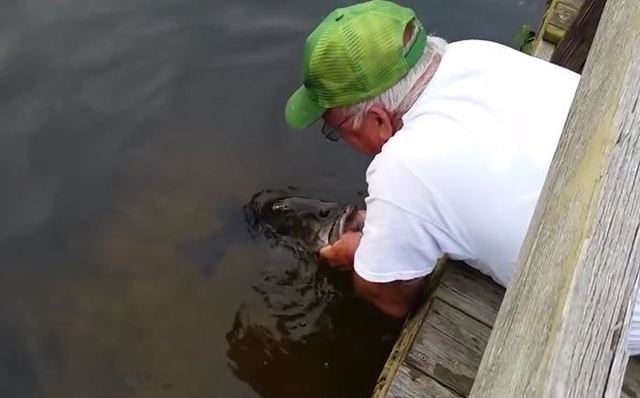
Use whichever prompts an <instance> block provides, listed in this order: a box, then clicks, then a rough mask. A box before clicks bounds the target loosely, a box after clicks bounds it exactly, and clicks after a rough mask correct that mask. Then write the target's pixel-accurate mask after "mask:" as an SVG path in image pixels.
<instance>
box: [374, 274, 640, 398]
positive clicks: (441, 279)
mask: <svg viewBox="0 0 640 398" xmlns="http://www.w3.org/2000/svg"><path fill="white" fill-rule="evenodd" d="M427 290H428V293H427V297H426V298H425V301H424V304H423V305H422V306H421V307H420V308H419V309H418V310H417V311H416V313H415V314H414V315H413V316H412V317H410V318H409V319H408V320H407V322H406V325H405V327H404V328H403V331H402V334H401V336H400V338H399V339H398V341H397V342H396V344H395V346H394V348H393V350H392V353H391V355H390V356H389V359H388V361H387V363H386V365H385V367H384V369H383V371H382V373H381V374H380V377H379V379H378V382H377V384H376V386H375V390H374V392H373V395H372V396H373V398H432V397H433V398H436V397H442V398H460V397H468V396H469V393H470V391H471V387H472V385H473V382H474V380H475V377H476V372H477V371H478V366H479V365H480V361H481V359H482V355H483V353H484V350H485V347H486V345H487V341H488V339H489V336H490V334H491V329H492V327H493V323H494V321H495V319H496V316H497V314H498V310H499V308H500V304H501V302H502V299H503V296H504V288H502V287H501V286H499V285H497V284H496V283H494V282H493V281H492V280H491V279H490V278H488V277H486V276H484V275H482V274H480V273H479V272H478V271H476V270H474V269H472V268H470V267H469V266H467V265H465V264H464V263H459V262H448V263H446V262H442V263H441V264H439V265H438V268H437V271H436V272H434V274H433V276H432V278H431V280H430V281H429V288H428V289H427ZM622 397H625V398H638V397H640V357H635V358H632V359H631V361H630V362H629V365H628V370H627V376H626V378H625V384H624V387H623V393H622Z"/></svg>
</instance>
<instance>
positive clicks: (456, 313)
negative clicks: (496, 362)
mask: <svg viewBox="0 0 640 398" xmlns="http://www.w3.org/2000/svg"><path fill="white" fill-rule="evenodd" d="M425 323H427V324H429V325H431V326H433V327H434V328H436V329H438V330H440V331H441V332H442V333H443V334H446V335H447V336H449V337H451V338H452V339H454V340H456V341H458V342H459V343H462V344H464V345H465V346H467V347H468V348H470V349H472V350H473V351H475V352H476V353H478V354H479V355H480V356H482V353H483V352H484V349H485V348H486V346H487V342H488V341H489V336H490V335H491V329H490V328H489V327H486V328H485V327H480V328H477V327H476V323H475V320H472V319H471V318H470V317H469V315H467V314H465V313H464V312H462V311H460V310H458V309H456V308H454V307H452V306H451V305H449V304H447V303H445V302H444V301H441V300H439V299H437V300H435V301H434V302H433V305H432V306H431V309H430V310H429V314H428V315H427V317H426V319H425ZM478 364H479V363H478Z"/></svg>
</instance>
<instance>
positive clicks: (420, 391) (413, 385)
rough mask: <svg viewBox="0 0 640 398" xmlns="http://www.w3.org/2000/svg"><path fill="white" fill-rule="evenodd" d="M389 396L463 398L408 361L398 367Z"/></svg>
mask: <svg viewBox="0 0 640 398" xmlns="http://www.w3.org/2000/svg"><path fill="white" fill-rule="evenodd" d="M387 397H388V398H461V396H460V395H458V394H456V393H455V392H453V391H451V390H450V389H448V388H447V387H445V386H443V385H442V384H440V383H438V382H437V381H435V380H434V379H433V378H431V377H429V376H427V375H426V374H424V373H422V372H421V371H419V370H418V369H416V368H414V367H412V366H410V365H407V364H406V363H403V364H402V365H401V366H400V368H399V369H398V372H397V373H396V376H395V378H394V379H393V382H392V383H391V388H390V389H389V392H388V394H387Z"/></svg>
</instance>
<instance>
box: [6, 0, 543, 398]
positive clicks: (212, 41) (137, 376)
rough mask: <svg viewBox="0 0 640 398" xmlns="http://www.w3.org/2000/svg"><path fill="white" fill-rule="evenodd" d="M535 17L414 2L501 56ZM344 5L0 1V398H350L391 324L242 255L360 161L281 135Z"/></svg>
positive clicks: (526, 10) (317, 140) (346, 194)
mask: <svg viewBox="0 0 640 398" xmlns="http://www.w3.org/2000/svg"><path fill="white" fill-rule="evenodd" d="M543 3H544V2H543V1H541V0H538V1H533V0H520V1H517V0H482V1H479V0H447V1H445V0H428V1H417V0H414V1H409V2H407V3H406V4H409V5H412V6H415V7H416V8H417V9H418V11H419V13H420V15H421V16H422V19H423V22H424V24H425V26H426V27H427V29H428V30H429V31H430V32H435V33H438V34H440V35H442V36H444V37H445V38H447V39H449V40H458V39H463V38H483V39H491V40H496V41H499V42H502V43H505V44H510V43H511V39H512V37H513V36H514V34H515V32H516V31H517V30H518V28H519V27H520V25H521V24H523V23H529V24H530V25H534V26H535V25H536V24H537V20H538V18H539V16H540V14H541V12H542V9H543V7H544V4H543ZM346 4H349V3H348V2H345V1H335V0H332V1H310V0H305V1H293V0H279V1H276V0H271V1H265V0H261V1H258V0H237V1H224V2H223V1H219V0H209V1H203V0H180V1H178V0H82V1H80V0H0V120H1V121H2V123H1V125H0V126H1V127H0V190H1V191H0V396H2V397H5V398H12V397H20V398H24V397H64V398H71V397H73V398H75V397H96V398H101V397H110V398H112V397H273V398H286V397H301V396H304V397H328V396H331V397H350V398H352V397H356V398H357V397H365V396H367V394H368V392H369V391H370V389H371V387H372V383H373V382H374V381H375V379H376V377H377V374H378V371H379V369H380V367H381V366H382V364H383V362H384V360H385V358H386V355H387V353H388V350H389V348H390V346H391V344H392V343H393V340H394V338H395V335H396V333H397V331H398V328H399V326H400V325H399V323H398V322H394V321H391V320H390V319H388V318H386V317H384V316H382V315H381V314H379V313H378V312H377V311H375V310H374V309H372V308H371V307H370V306H369V305H367V304H366V303H363V302H361V301H359V300H357V299H355V298H354V297H353V295H352V292H351V289H350V285H349V283H348V280H346V278H345V277H344V275H341V274H340V273H337V272H334V271H332V270H330V269H327V268H326V267H319V266H318V265H317V264H316V263H315V262H312V261H306V260H299V259H296V258H295V257H293V256H292V255H291V254H290V253H288V252H286V251H284V250H281V249H279V248H277V247H275V248H274V247H272V246H271V245H270V244H269V242H267V241H265V240H263V239H261V238H259V237H258V238H256V239H253V238H251V236H250V235H249V234H248V232H247V230H246V226H245V223H244V220H243V216H242V205H244V203H246V201H247V200H249V198H250V197H251V195H252V194H253V193H254V192H256V191H259V190H261V189H264V188H278V187H284V186H288V185H293V186H297V187H298V188H299V189H300V190H301V192H304V193H306V194H309V195H314V196H320V197H323V198H326V199H335V200H342V201H350V202H358V201H362V194H361V192H362V191H364V190H365V185H364V170H365V168H366V165H367V162H368V161H369V159H367V158H366V157H363V156H361V155H358V154H357V153H355V152H353V151H352V150H350V149H348V148H346V147H345V146H344V145H341V144H332V143H329V142H327V141H325V140H323V139H322V138H321V137H320V135H319V133H318V131H316V130H314V131H307V132H298V131H291V130H289V129H287V128H286V126H285V125H284V122H283V119H282V107H283V103H284V101H286V98H287V96H288V94H289V93H290V92H291V91H292V90H293V89H294V88H295V87H296V86H297V84H298V80H299V59H300V56H301V51H302V41H303V39H304V37H305V36H306V34H307V33H308V32H309V30H310V29H311V28H312V27H313V26H314V25H315V24H316V23H317V22H318V21H319V19H320V18H321V17H322V16H323V15H325V14H326V13H327V12H329V11H330V10H331V9H333V8H334V7H336V6H339V5H346Z"/></svg>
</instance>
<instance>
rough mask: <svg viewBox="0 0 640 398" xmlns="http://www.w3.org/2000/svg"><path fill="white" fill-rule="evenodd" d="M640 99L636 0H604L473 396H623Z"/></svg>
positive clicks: (638, 254)
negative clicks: (590, 45) (589, 48)
mask: <svg viewBox="0 0 640 398" xmlns="http://www.w3.org/2000/svg"><path fill="white" fill-rule="evenodd" d="M531 78H532V79H533V78H535V76H532V77H531ZM639 97H640V1H638V0H609V1H608V2H607V5H606V7H605V10H604V13H603V14H602V18H601V20H600V25H599V27H598V31H597V33H596V36H595V39H594V42H593V45H592V47H591V52H590V54H589V57H588V59H587V62H586V65H585V67H584V70H583V74H582V79H581V82H580V84H579V87H578V90H577V93H576V98H575V100H574V103H573V106H572V109H571V111H570V113H569V117H568V119H567V123H566V125H565V128H564V131H563V133H562V137H561V139H560V142H559V145H558V148H557V150H556V153H555V155H554V159H553V162H552V165H551V168H550V170H549V173H548V175H547V179H546V182H545V185H544V188H543V192H542V194H541V196H540V199H539V201H538V205H537V207H536V211H535V213H534V216H533V220H532V222H531V225H530V228H529V232H528V234H527V238H526V239H525V243H524V245H523V248H522V250H521V255H520V259H519V261H518V265H517V267H516V270H515V274H514V278H513V280H512V282H511V284H510V286H509V287H508V289H507V292H506V295H505V299H504V301H503V303H502V306H501V309H500V312H499V314H498V317H497V319H496V323H495V325H494V329H493V331H492V335H491V338H490V340H489V343H488V346H487V349H486V351H485V353H484V356H483V359H482V363H481V365H480V369H479V371H478V375H477V377H476V380H475V383H474V386H473V389H472V391H471V395H470V396H471V397H475V398H484V397H486V398H496V397H562V398H564V397H579V398H584V397H603V396H604V397H616V398H617V397H619V396H620V389H621V385H622V379H623V376H624V369H625V366H626V363H627V353H626V339H627V335H628V326H629V322H630V317H631V310H632V308H633V307H632V304H633V301H634V300H635V297H636V292H637V281H638V271H639V268H640V250H639V249H640V236H639V235H638V232H639V230H640V102H639Z"/></svg>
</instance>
